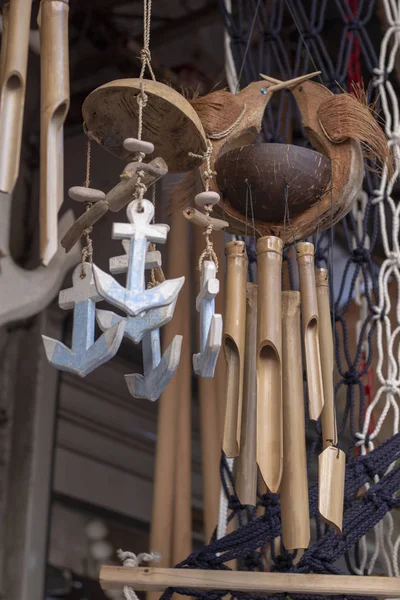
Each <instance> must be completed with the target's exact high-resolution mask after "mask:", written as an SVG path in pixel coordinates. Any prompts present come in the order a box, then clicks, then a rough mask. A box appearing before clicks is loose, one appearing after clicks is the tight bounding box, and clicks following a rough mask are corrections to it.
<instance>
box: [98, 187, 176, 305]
mask: <svg viewBox="0 0 400 600" xmlns="http://www.w3.org/2000/svg"><path fill="white" fill-rule="evenodd" d="M127 215H128V219H129V221H130V223H114V225H113V236H112V237H113V239H128V238H130V239H131V243H130V245H129V256H128V274H127V282H126V285H127V287H126V288H124V287H123V286H122V285H120V284H119V283H118V282H117V281H115V279H114V278H113V277H112V276H111V275H108V274H107V273H105V272H104V271H102V270H101V269H99V268H98V267H96V266H94V267H93V273H94V278H95V281H96V286H97V289H98V291H99V293H100V294H101V296H102V297H103V298H104V299H106V300H108V302H110V304H112V305H114V306H116V307H117V308H120V309H121V310H122V311H124V312H125V313H127V314H128V315H131V316H137V315H139V314H140V313H142V312H145V311H147V310H150V309H153V308H158V307H161V306H167V305H168V304H170V303H171V302H173V301H174V300H175V299H176V298H177V296H178V294H179V291H180V289H181V287H182V285H183V283H184V281H185V278H184V277H178V278H177V279H171V280H169V281H163V282H162V283H160V284H159V285H157V286H155V287H153V288H150V289H147V290H146V289H145V279H144V270H145V263H146V252H147V246H148V243H149V242H154V243H159V244H160V243H161V244H163V243H165V241H166V239H167V234H168V231H169V226H168V225H150V222H151V220H152V218H153V216H154V206H153V205H152V203H151V202H149V200H145V199H143V200H133V201H132V202H131V203H130V204H129V205H128V208H127Z"/></svg>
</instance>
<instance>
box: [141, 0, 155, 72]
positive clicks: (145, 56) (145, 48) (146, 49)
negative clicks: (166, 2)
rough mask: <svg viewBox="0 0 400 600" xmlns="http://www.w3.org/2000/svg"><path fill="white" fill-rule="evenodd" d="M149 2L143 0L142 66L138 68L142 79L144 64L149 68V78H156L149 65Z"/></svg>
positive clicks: (148, 0) (149, 0) (150, 1)
mask: <svg viewBox="0 0 400 600" xmlns="http://www.w3.org/2000/svg"><path fill="white" fill-rule="evenodd" d="M151 3H152V0H143V48H142V50H141V52H140V60H141V62H142V68H141V70H140V75H139V77H140V79H143V76H144V73H145V70H146V66H147V68H148V69H149V72H150V75H151V78H152V80H153V81H155V80H156V77H155V75H154V71H153V68H152V66H151V52H150V31H151Z"/></svg>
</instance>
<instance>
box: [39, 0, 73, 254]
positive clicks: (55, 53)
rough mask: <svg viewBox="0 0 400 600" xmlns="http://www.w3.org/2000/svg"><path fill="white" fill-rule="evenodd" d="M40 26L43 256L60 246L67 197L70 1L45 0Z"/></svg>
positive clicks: (40, 13)
mask: <svg viewBox="0 0 400 600" xmlns="http://www.w3.org/2000/svg"><path fill="white" fill-rule="evenodd" d="M38 23H39V29H40V72H41V86H40V257H41V260H42V263H43V264H44V265H48V264H49V262H50V261H51V259H52V258H53V256H54V255H55V253H56V252H57V248H58V236H57V222H58V211H59V209H60V206H61V204H62V202H63V199H64V130H63V126H64V121H65V118H66V116H67V112H68V109H69V60H68V0H42V1H41V3H40V11H39V17H38Z"/></svg>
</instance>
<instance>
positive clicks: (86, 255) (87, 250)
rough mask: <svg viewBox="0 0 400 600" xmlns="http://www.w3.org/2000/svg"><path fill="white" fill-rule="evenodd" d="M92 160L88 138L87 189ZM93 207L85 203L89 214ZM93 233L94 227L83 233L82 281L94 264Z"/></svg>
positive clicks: (90, 203)
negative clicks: (88, 267) (90, 266)
mask: <svg viewBox="0 0 400 600" xmlns="http://www.w3.org/2000/svg"><path fill="white" fill-rule="evenodd" d="M91 160H92V143H91V140H90V138H88V141H87V146H86V177H85V187H87V188H88V187H89V186H90V168H91ZM92 206H93V202H85V211H86V212H87V211H88V210H89V209H90V208H91V207H92ZM92 231H93V227H87V228H86V229H84V230H83V231H82V237H84V238H85V245H84V246H83V248H82V257H81V279H85V277H86V273H85V263H89V264H92V263H93V242H92V239H91V237H90V234H91V233H92Z"/></svg>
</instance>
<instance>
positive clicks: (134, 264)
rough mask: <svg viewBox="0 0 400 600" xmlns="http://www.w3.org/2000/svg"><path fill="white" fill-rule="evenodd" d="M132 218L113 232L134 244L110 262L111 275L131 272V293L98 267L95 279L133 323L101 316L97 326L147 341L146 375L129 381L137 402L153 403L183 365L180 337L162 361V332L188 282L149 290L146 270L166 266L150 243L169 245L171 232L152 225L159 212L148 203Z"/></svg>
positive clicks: (131, 211)
mask: <svg viewBox="0 0 400 600" xmlns="http://www.w3.org/2000/svg"><path fill="white" fill-rule="evenodd" d="M127 213H128V218H129V220H130V222H131V224H126V223H116V224H114V228H113V237H114V238H117V239H118V238H122V237H125V238H127V237H130V238H131V240H130V241H128V240H126V239H125V240H124V242H123V245H124V249H125V251H126V256H121V257H115V258H114V259H111V261H110V270H111V272H114V273H121V272H124V271H127V289H125V288H124V287H123V286H121V285H119V284H118V283H117V282H116V281H115V280H114V279H113V278H112V277H111V276H110V275H107V274H106V273H104V272H103V271H101V270H100V269H98V268H97V267H95V268H94V273H95V278H96V284H97V287H98V289H99V291H101V293H102V294H103V295H104V296H105V297H106V298H107V299H108V301H109V302H110V303H111V304H113V305H114V306H117V307H118V308H120V309H122V310H123V311H124V312H126V313H128V317H127V318H126V319H125V318H123V317H120V316H119V315H116V314H114V313H113V312H111V311H98V314H97V320H98V323H99V325H100V327H101V328H102V329H103V330H104V329H107V327H109V326H112V325H114V326H115V324H117V323H121V322H124V323H125V328H124V329H125V336H126V337H128V338H129V339H131V340H132V341H133V342H134V343H138V342H139V341H140V340H141V339H142V340H143V341H142V348H143V367H144V375H140V374H137V373H134V374H132V375H125V379H126V382H127V385H128V389H129V391H130V393H131V394H132V396H134V397H135V398H146V399H148V400H153V401H154V400H157V399H158V398H159V397H160V395H161V393H162V392H163V390H164V389H165V388H166V386H167V385H168V383H169V382H170V380H171V378H172V377H173V375H174V373H175V371H176V369H177V367H178V364H179V359H180V353H181V346H182V336H179V335H177V336H175V337H174V339H173V341H172V342H171V344H170V345H169V346H168V348H167V350H166V351H165V353H164V354H163V356H161V345H160V329H159V328H160V327H161V326H162V325H164V324H165V323H167V322H168V321H169V320H170V319H171V318H172V316H173V312H174V308H175V304H176V300H177V297H178V293H179V291H180V289H181V287H182V285H183V283H184V281H185V278H184V277H180V278H178V279H174V280H170V281H164V282H162V283H160V284H159V285H156V286H154V287H152V288H150V289H147V290H145V277H144V270H145V268H154V267H155V266H156V267H160V266H161V257H160V253H159V252H147V246H148V243H149V242H153V243H154V242H158V243H160V242H161V243H164V242H165V241H166V239H167V234H168V231H169V227H168V225H154V224H153V225H150V222H151V220H152V218H153V216H154V206H153V204H152V203H151V202H149V201H148V200H145V199H143V200H134V201H133V202H131V203H130V205H129V206H128V210H127ZM153 307H154V308H153Z"/></svg>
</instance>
